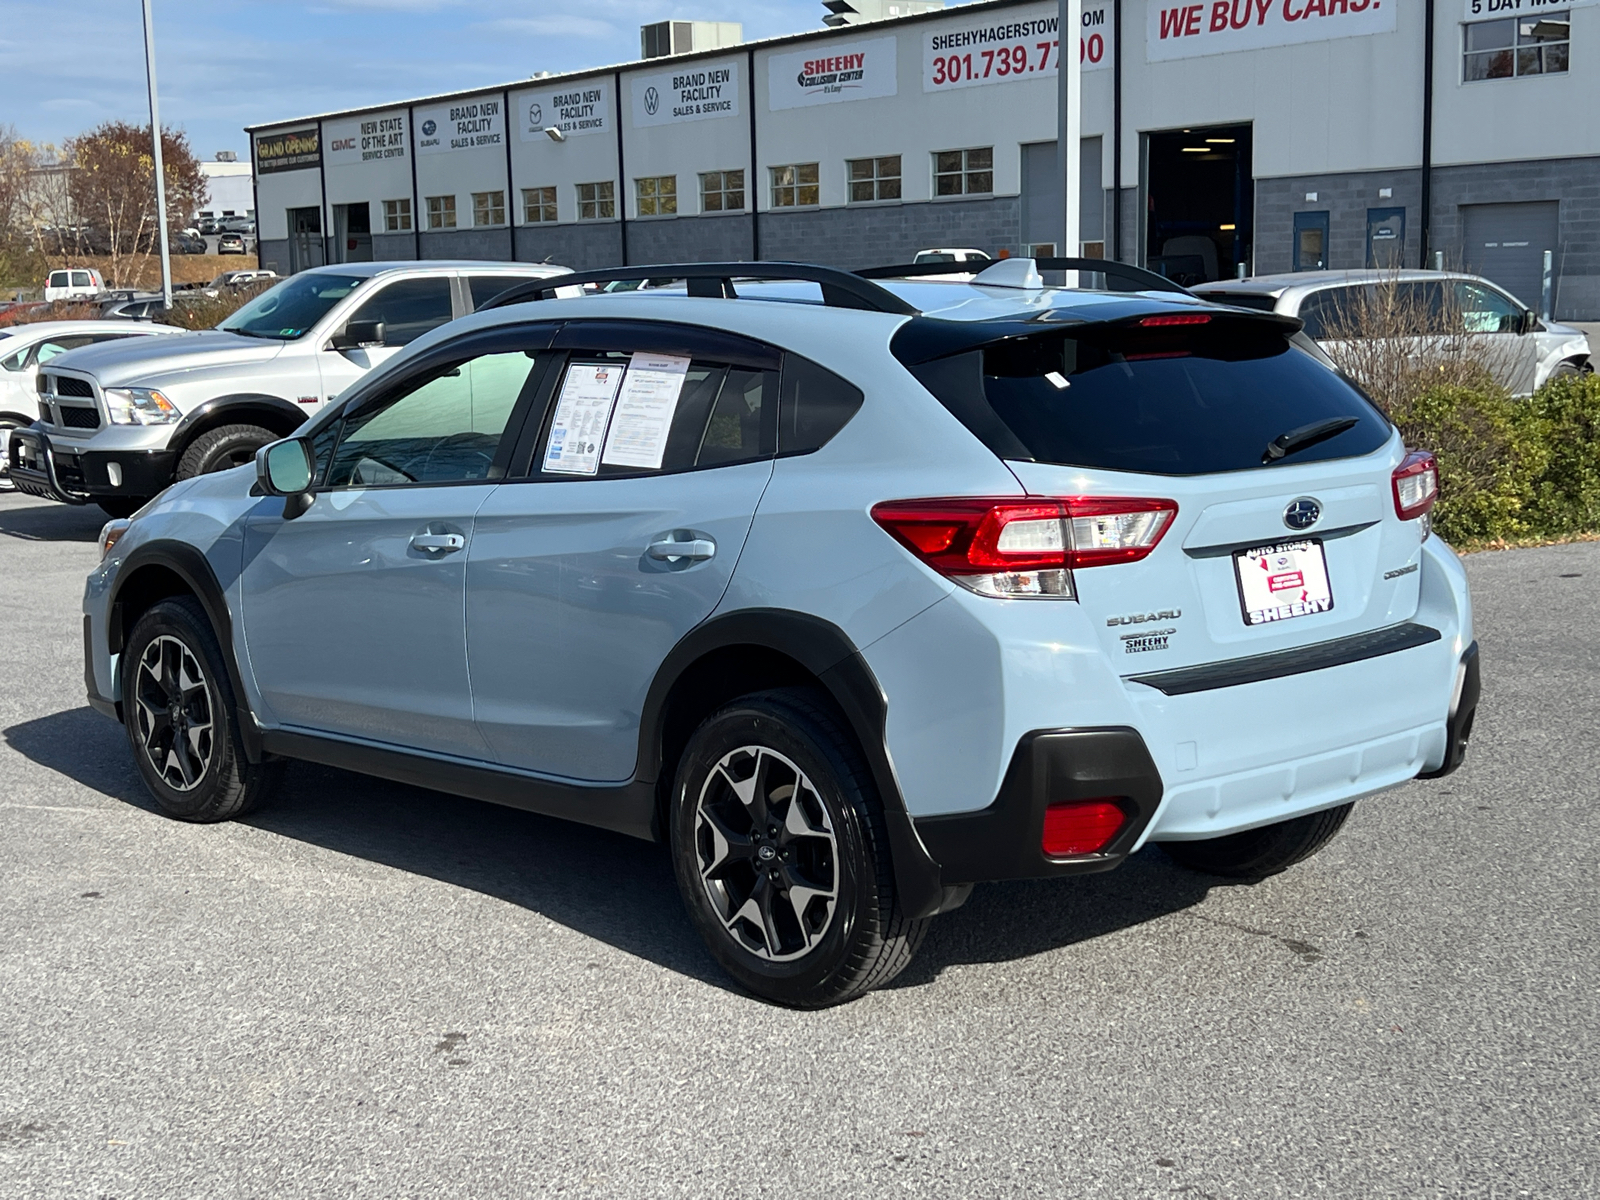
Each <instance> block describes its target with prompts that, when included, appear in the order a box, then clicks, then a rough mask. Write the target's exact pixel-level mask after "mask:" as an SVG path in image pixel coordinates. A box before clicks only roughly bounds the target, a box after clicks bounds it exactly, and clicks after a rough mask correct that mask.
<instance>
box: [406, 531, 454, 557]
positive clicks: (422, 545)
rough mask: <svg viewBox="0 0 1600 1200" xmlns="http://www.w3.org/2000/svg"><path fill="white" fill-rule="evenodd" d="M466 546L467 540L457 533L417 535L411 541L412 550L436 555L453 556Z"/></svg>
mask: <svg viewBox="0 0 1600 1200" xmlns="http://www.w3.org/2000/svg"><path fill="white" fill-rule="evenodd" d="M466 544H467V539H466V538H464V537H462V536H461V535H460V534H459V533H419V534H417V535H416V536H415V537H413V538H412V539H411V548H412V549H413V550H426V551H433V552H435V553H438V554H454V553H455V552H456V551H457V550H460V549H462V548H463V547H465V546H466Z"/></svg>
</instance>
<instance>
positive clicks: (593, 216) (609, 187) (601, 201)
mask: <svg viewBox="0 0 1600 1200" xmlns="http://www.w3.org/2000/svg"><path fill="white" fill-rule="evenodd" d="M616 215H617V198H616V191H615V189H614V186H613V184H612V182H611V180H609V179H607V180H606V181H605V182H604V183H580V184H579V185H578V220H580V221H609V220H611V219H612V218H613V217H615V216H616Z"/></svg>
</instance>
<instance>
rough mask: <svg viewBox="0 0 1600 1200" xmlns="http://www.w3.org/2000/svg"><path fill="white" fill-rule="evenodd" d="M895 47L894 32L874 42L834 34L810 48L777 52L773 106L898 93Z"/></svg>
mask: <svg viewBox="0 0 1600 1200" xmlns="http://www.w3.org/2000/svg"><path fill="white" fill-rule="evenodd" d="M894 50H895V39H894V38H892V37H886V38H874V39H873V40H872V41H870V42H839V41H834V40H832V39H831V38H830V39H828V40H826V41H822V42H816V43H813V45H812V47H811V48H810V49H808V50H797V51H795V52H794V53H793V54H774V55H773V56H772V57H771V58H769V59H768V60H767V104H768V107H770V108H771V109H772V111H773V112H777V111H778V110H779V109H782V108H806V107H809V106H810V105H813V104H834V103H838V102H840V101H844V100H870V99H872V98H874V97H878V96H892V95H894V94H895V91H896V90H897V82H896V79H895V58H894Z"/></svg>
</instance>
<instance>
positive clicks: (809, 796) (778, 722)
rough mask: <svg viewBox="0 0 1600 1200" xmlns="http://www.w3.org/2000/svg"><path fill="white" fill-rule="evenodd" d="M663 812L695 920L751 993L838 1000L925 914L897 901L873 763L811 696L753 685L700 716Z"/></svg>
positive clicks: (869, 977)
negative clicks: (914, 914) (913, 914)
mask: <svg viewBox="0 0 1600 1200" xmlns="http://www.w3.org/2000/svg"><path fill="white" fill-rule="evenodd" d="M746 793H747V794H748V796H749V799H748V800H746V799H745V794H746ZM669 821H670V830H671V843H672V862H673V869H674V873H675V874H676V875H677V879H678V888H679V891H680V892H681V893H682V896H683V901H684V904H685V906H686V907H687V908H688V910H689V915H690V917H691V919H692V920H693V922H694V924H695V927H696V928H697V929H698V930H699V932H700V935H701V937H703V938H704V939H705V942H706V945H707V946H708V947H709V948H710V950H711V953H712V954H713V955H714V956H715V957H716V959H717V961H718V962H719V963H721V964H722V966H723V967H724V969H726V970H727V972H728V973H729V974H730V975H732V976H733V977H734V979H736V980H738V982H739V983H741V984H742V985H743V986H744V987H746V988H747V989H749V990H750V991H751V992H753V993H755V994H756V995H757V996H760V997H762V998H763V999H766V1000H770V1001H773V1002H775V1003H778V1004H784V1005H788V1006H791V1007H795V1008H823V1007H826V1006H828V1005H833V1004H842V1003H844V1002H845V1001H847V1000H853V999H854V998H856V997H857V996H859V995H861V994H862V993H864V992H867V991H869V990H871V989H872V988H875V987H878V986H880V985H882V984H884V983H887V982H888V981H889V980H891V979H893V978H894V977H895V976H896V975H898V974H899V973H900V972H901V971H902V970H904V969H905V967H906V965H907V964H908V963H909V962H910V961H911V958H912V955H913V954H915V953H916V950H917V947H918V946H919V945H921V943H922V939H923V936H924V935H925V934H926V932H927V927H928V921H927V920H926V919H924V920H920V921H912V920H908V919H907V918H906V916H905V914H904V912H903V911H902V910H901V908H900V906H899V902H898V898H897V896H896V892H895V885H894V872H893V869H892V864H891V862H890V852H889V841H888V832H887V829H886V826H885V824H884V818H883V807H882V803H881V801H880V799H879V797H878V794H877V789H876V787H875V786H874V784H873V781H872V775H871V772H870V771H869V770H868V769H867V766H866V763H865V762H864V761H863V760H862V758H861V755H860V753H859V751H858V750H857V749H856V747H855V745H854V743H853V742H852V740H851V738H850V736H849V734H848V733H847V732H846V731H845V727H844V724H843V721H842V719H841V718H840V717H838V716H837V715H836V714H835V713H834V711H833V710H832V707H831V706H830V705H829V704H828V703H827V701H826V699H825V698H824V697H823V696H821V695H820V694H818V693H815V692H811V691H808V690H804V689H784V690H780V691H769V692H759V693H756V694H753V695H750V696H745V697H742V698H741V699H738V700H735V701H733V702H732V703H731V704H729V705H727V706H726V707H725V708H723V709H721V710H719V711H718V712H716V713H714V714H713V715H712V716H710V717H708V718H707V719H706V720H705V721H704V722H702V724H701V725H700V727H699V728H698V729H697V730H695V732H694V735H693V736H692V737H691V738H690V739H689V744H688V745H687V747H685V749H684V752H683V756H682V758H681V759H680V760H679V763H678V769H677V775H676V781H675V784H674V787H673V792H672V799H671V807H670V813H669ZM797 892H798V893H801V894H800V896H799V897H798V899H797V898H796V893H797Z"/></svg>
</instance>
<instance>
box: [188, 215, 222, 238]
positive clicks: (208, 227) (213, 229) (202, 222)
mask: <svg viewBox="0 0 1600 1200" xmlns="http://www.w3.org/2000/svg"><path fill="white" fill-rule="evenodd" d="M194 227H195V229H196V230H197V231H198V232H199V233H200V236H202V237H215V236H216V235H217V234H219V233H221V232H222V218H220V217H201V218H200V219H199V220H197V221H195V223H194Z"/></svg>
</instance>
